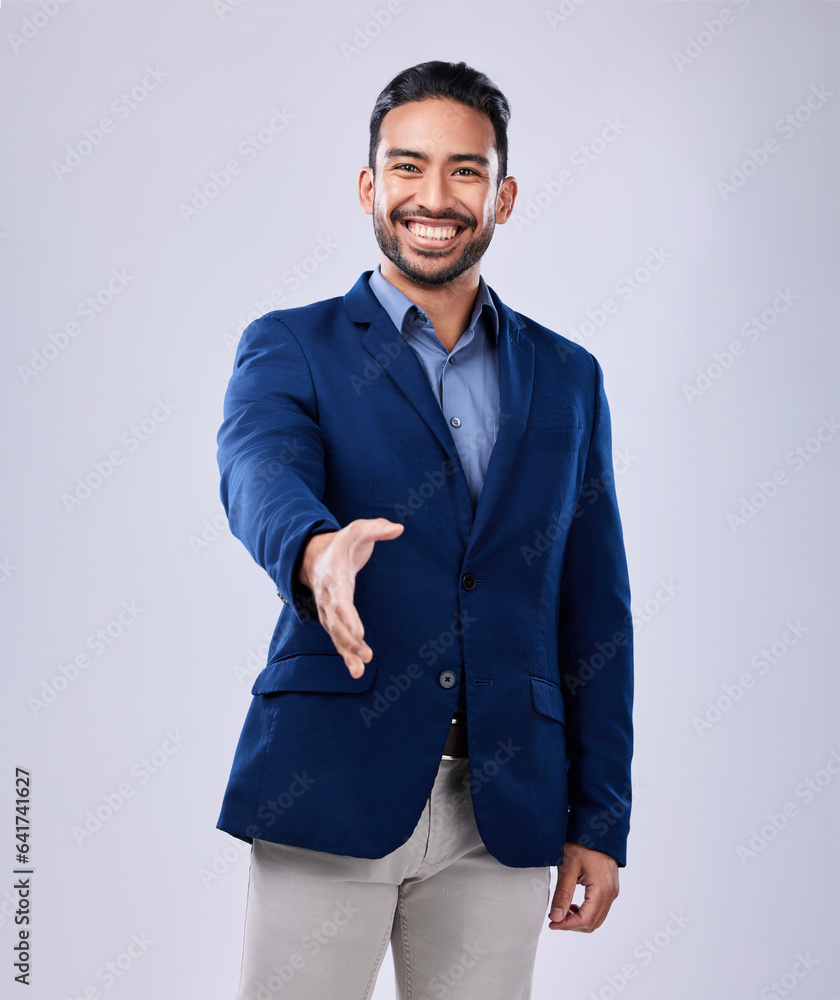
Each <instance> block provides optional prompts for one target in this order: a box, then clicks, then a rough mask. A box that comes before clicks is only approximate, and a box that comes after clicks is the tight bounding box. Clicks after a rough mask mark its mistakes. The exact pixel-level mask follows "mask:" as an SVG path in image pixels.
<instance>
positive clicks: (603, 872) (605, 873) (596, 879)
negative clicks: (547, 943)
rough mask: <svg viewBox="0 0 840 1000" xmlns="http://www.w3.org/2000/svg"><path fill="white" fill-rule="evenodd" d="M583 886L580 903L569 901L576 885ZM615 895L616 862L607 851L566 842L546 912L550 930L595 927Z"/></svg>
mask: <svg viewBox="0 0 840 1000" xmlns="http://www.w3.org/2000/svg"><path fill="white" fill-rule="evenodd" d="M578 885H582V886H585V889H584V895H583V903H582V904H581V905H580V906H578V905H577V903H573V902H572V897H573V896H574V894H575V886H578ZM617 895H618V862H617V861H616V860H615V858H611V857H610V856H609V854H602V853H601V851H593V850H592V849H591V848H589V847H584V846H583V845H582V844H572V843H567V844H566V845H565V848H564V850H563V864H562V865H560V866H559V867H558V868H557V886H556V888H555V890H554V898H553V900H552V902H551V909H550V910H549V912H548V917H549V924H548V926H549V928H550V929H551V930H553V931H582V932H583V933H585V934H588V933H591V932H592V931H594V930H596V929H597V928H598V927H600V926H601V924H602V923H603V922H604V920H605V919H606V916H607V914H608V913H609V911H610V907H611V906H612V903H613V900H614V899H615V898H616V896H617Z"/></svg>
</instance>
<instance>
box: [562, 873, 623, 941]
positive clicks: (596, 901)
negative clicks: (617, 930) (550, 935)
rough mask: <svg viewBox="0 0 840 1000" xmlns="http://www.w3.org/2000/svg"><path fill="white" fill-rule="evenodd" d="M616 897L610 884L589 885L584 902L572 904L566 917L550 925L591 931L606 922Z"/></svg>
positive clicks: (586, 931)
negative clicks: (578, 904)
mask: <svg viewBox="0 0 840 1000" xmlns="http://www.w3.org/2000/svg"><path fill="white" fill-rule="evenodd" d="M614 899H615V894H614V892H613V891H612V888H611V886H610V885H609V884H606V883H604V884H596V883H592V884H590V885H587V886H586V889H585V890H584V895H583V903H582V904H581V905H580V906H577V905H575V904H572V905H571V906H570V908H569V910H570V912H569V913H568V914H567V915H566V917H564V918H563V919H562V920H557V921H553V923H552V924H550V925H549V926H551V927H552V928H556V929H558V930H567V931H583V932H584V933H591V932H592V931H594V930H597V929H598V928H599V927H600V926H601V924H602V923H603V922H604V920H605V919H606V917H607V914H608V913H609V910H610V907H611V906H612V902H613V900H614Z"/></svg>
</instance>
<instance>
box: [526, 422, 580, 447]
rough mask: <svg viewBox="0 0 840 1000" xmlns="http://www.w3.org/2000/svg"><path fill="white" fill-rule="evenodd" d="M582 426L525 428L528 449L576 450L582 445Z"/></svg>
mask: <svg viewBox="0 0 840 1000" xmlns="http://www.w3.org/2000/svg"><path fill="white" fill-rule="evenodd" d="M582 430H583V428H581V427H532V428H526V429H525V447H526V448H527V450H528V451H569V452H575V451H577V450H578V447H579V446H580V436H581V433H582Z"/></svg>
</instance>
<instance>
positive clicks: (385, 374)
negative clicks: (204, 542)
mask: <svg viewBox="0 0 840 1000" xmlns="http://www.w3.org/2000/svg"><path fill="white" fill-rule="evenodd" d="M370 273H371V272H370V271H367V272H365V273H364V274H362V276H361V277H360V278H359V280H358V281H357V282H356V284H355V285H354V286H353V288H352V289H351V290H350V292H349V293H348V294H347V295H345V296H340V297H336V298H333V299H327V300H325V301H322V302H315V303H313V304H311V305H307V306H303V307H301V308H295V309H282V310H277V311H275V312H270V313H267V314H266V315H265V316H263V317H261V318H260V319H257V320H255V321H254V322H253V323H251V324H250V325H249V326H248V327H247V329H246V330H245V332H244V333H243V335H242V338H241V341H240V343H239V347H238V349H237V353H236V360H235V363H234V371H233V375H232V377H231V379H230V384H229V386H228V390H227V394H226V396H225V406H224V423H223V424H222V426H221V429H220V431H219V435H218V445H219V450H218V459H219V468H220V471H221V497H222V502H223V504H224V507H225V510H226V512H227V515H228V519H229V522H230V527H231V530H232V532H233V534H234V535H236V537H237V538H239V539H241V541H242V542H243V543H244V545H245V546H246V548H247V549H248V551H249V552H250V553H251V555H252V556H253V558H254V559H255V560H256V561H257V562H258V563H259V564H260V565H261V566H262V567H263V568H264V569H265V570H266V571H267V573H268V574H269V576H270V577H271V579H272V580H273V581H274V583H275V585H276V587H277V591H278V593H279V595H280V596H281V598H282V599H283V601H284V603H285V605H287V606H285V607H284V608H283V609H282V611H281V614H280V617H279V621H278V623H277V627H276V629H275V631H274V634H273V637H272V640H271V644H270V648H269V652H268V662H267V665H266V666H265V668H264V669H263V670H262V671H261V673H260V674H259V675H258V676H257V678H256V681H255V683H254V686H253V689H252V694H253V699H252V702H251V705H250V708H249V711H248V714H247V717H246V719H245V723H244V727H243V729H242V735H241V737H240V740H239V744H238V746H237V749H236V753H235V756H234V760H233V767H232V770H231V775H230V780H229V783H228V786H227V790H226V792H225V795H224V801H223V806H222V811H221V815H220V817H219V821H218V827H219V829H222V830H225V831H227V832H228V833H230V834H232V835H234V836H236V837H239V838H242V839H245V840H249V839H251V838H254V837H257V838H260V839H263V840H268V841H274V842H277V843H284V844H292V845H297V846H302V847H308V848H312V849H315V850H319V851H329V852H332V853H335V854H345V855H352V856H355V857H363V858H379V857H382V856H384V855H385V854H387V853H389V852H390V851H393V850H396V848H398V847H399V846H400V845H401V844H403V843H404V842H405V841H406V840H407V839H408V837H409V836H410V835H411V833H412V831H413V830H414V827H415V825H416V824H417V821H418V820H419V818H420V814H421V812H422V810H423V807H424V804H425V802H426V799H427V797H428V795H429V793H430V791H431V788H432V785H433V783H434V779H435V775H436V773H437V770H438V767H439V765H440V758H441V753H442V751H443V745H444V742H445V740H446V736H447V733H448V731H449V726H450V720H451V718H452V710H453V707H454V705H455V698H456V692H457V688H456V687H445V686H443V684H442V683H441V674H443V673H444V672H446V671H448V670H451V671H454V673H455V674H456V676H457V675H458V674H459V671H460V670H461V669H462V667H463V669H464V670H465V672H466V673H465V681H466V696H467V718H468V735H469V769H470V788H471V793H472V801H473V808H474V810H475V817H476V822H477V824H478V829H479V832H480V834H481V837H482V840H483V841H484V843H485V845H486V847H487V849H488V850H489V851H490V853H491V854H492V855H493V856H494V857H496V858H497V859H498V860H499V861H500V862H502V863H503V864H505V865H508V866H511V867H532V866H544V865H554V864H560V863H562V858H563V845H564V843H565V842H566V841H567V840H568V841H575V842H578V843H582V844H585V845H586V846H588V847H592V848H595V849H596V850H599V851H603V852H604V853H606V854H609V855H612V857H614V858H615V859H616V860H617V861H618V863H619V865H622V866H623V865H624V864H625V860H626V859H625V848H626V840H627V833H628V827H629V814H630V797H631V796H630V759H631V755H632V719H631V708H632V693H633V680H632V626H631V618H630V603H629V602H630V593H629V583H628V575H627V566H626V562H625V555H624V544H623V538H622V530H621V523H620V520H619V514H618V508H617V504H616V497H615V490H614V479H613V469H612V455H611V443H610V419H609V411H608V408H607V400H606V397H605V395H604V388H603V380H602V373H601V368H600V366H599V364H598V362H597V361H596V360H595V358H594V357H593V356H592V355H591V354H590V353H589V352H588V351H587V350H585V349H584V348H583V347H581V346H579V345H577V344H575V343H573V342H572V341H570V340H567V339H566V338H564V337H561V336H559V335H558V334H556V333H553V332H552V331H551V330H548V329H546V328H545V327H543V326H540V325H539V324H538V323H535V322H534V321H533V320H530V319H528V318H527V317H525V316H522V315H521V314H519V313H516V312H514V311H513V310H511V309H509V308H508V307H507V306H505V305H504V304H503V303H502V302H501V301H500V300H499V297H498V296H497V295H496V293H495V292H494V291H493V290H492V289H491V294H492V296H493V301H494V302H495V304H496V307H497V309H498V311H499V319H500V336H499V382H500V384H499V390H500V418H499V425H500V426H499V431H498V436H497V439H496V443H495V445H494V448H493V452H492V454H491V457H490V463H489V466H488V469H487V475H486V478H485V481H484V486H483V488H482V491H481V495H480V497H479V501H478V506H477V509H476V511H475V516H474V517H473V505H472V500H471V498H470V493H469V488H468V485H467V480H466V477H465V475H464V472H463V468H462V466H461V464H460V460H459V457H458V452H457V450H456V448H455V444H454V441H453V439H452V435H451V433H450V430H449V427H448V425H447V423H446V420H445V418H444V416H443V413H442V411H441V408H440V405H439V404H438V402H437V401H436V399H435V397H434V394H433V392H432V391H431V389H430V387H429V384H428V382H427V380H426V377H425V375H424V373H423V370H422V368H421V366H420V362H419V360H418V358H417V356H416V355H415V353H414V351H413V350H412V349H411V347H410V346H409V345H408V344H407V343H406V341H405V340H404V339H403V338H402V336H401V334H400V333H399V331H397V329H396V328H395V327H394V325H393V323H392V322H391V320H390V318H389V317H388V314H387V313H386V312H385V310H384V309H383V308H382V307H381V306H380V304H379V301H378V300H377V298H376V296H375V295H374V294H373V292H372V291H371V290H370V287H369V285H368V278H369V276H370ZM373 517H385V518H388V519H389V520H392V521H402V522H403V523H404V524H405V530H404V531H403V533H402V534H401V535H400V536H399V537H398V538H396V539H392V540H389V541H382V542H377V543H376V544H375V545H374V550H373V554H372V556H371V558H370V560H369V561H368V562H367V563H366V564H365V566H363V567H362V568H361V570H360V571H359V573H358V574H357V577H356V589H355V596H354V600H355V604H356V607H357V609H358V611H359V614H360V617H361V620H362V622H363V624H364V628H365V640H366V641H367V643H368V644H369V645H370V647H371V649H372V650H373V659H372V660H371V662H370V663H368V664H366V667H365V672H364V675H363V676H362V677H361V678H359V679H354V678H352V677H351V676H350V673H349V672H348V670H347V667H346V666H345V665H344V660H343V658H342V657H341V656H340V655H339V654H338V653H337V651H336V649H335V647H334V645H333V643H332V640H331V639H330V637H329V635H328V634H327V632H326V630H325V629H324V628H323V626H322V625H321V624H320V622H319V621H318V619H317V612H316V609H315V607H314V604H313V602H312V595H311V592H310V591H309V590H308V588H306V587H304V586H303V585H302V584H301V582H300V581H299V580H298V578H297V574H298V571H299V568H300V561H301V558H302V550H303V547H304V543H305V541H306V540H307V539H308V537H309V536H310V535H311V534H312V533H313V532H318V531H334V530H338V529H339V528H341V527H343V526H345V525H347V524H348V523H349V522H350V521H352V520H354V519H356V518H373Z"/></svg>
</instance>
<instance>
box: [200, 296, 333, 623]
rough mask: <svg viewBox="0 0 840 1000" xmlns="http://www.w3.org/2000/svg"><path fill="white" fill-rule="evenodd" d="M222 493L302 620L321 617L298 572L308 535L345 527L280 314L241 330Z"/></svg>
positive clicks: (298, 354)
mask: <svg viewBox="0 0 840 1000" xmlns="http://www.w3.org/2000/svg"><path fill="white" fill-rule="evenodd" d="M217 442H218V462H219V472H220V474H221V488H220V495H221V499H222V504H223V505H224V508H225V512H226V514H227V517H228V521H229V523H230V529H231V531H232V532H233V534H234V535H235V536H236V537H237V538H238V539H240V541H242V543H243V544H244V545H245V548H246V549H247V550H248V551H249V552H250V553H251V555H252V556H253V558H254V559H255V560H256V561H257V562H258V563H259V564H260V566H262V567H263V569H265V570H266V572H267V573H268V575H269V576H270V577H271V579H272V580H273V581H274V583H275V585H276V587H277V592H278V594H279V596H280V597H281V598H282V599H283V601H284V602H285V603H286V604H288V605H289V606H290V607H291V608H292V610H293V611H294V614H295V615H296V617H297V618H298V620H299V621H300V622H304V621H306V620H307V619H308V618H311V617H314V616H315V606H314V601H313V600H312V592H311V590H310V589H309V588H308V587H305V586H304V585H303V584H302V583H301V582H300V580H299V579H298V572H299V570H300V563H301V560H302V558H303V549H304V547H305V543H306V541H307V540H308V539H309V537H310V536H311V535H313V534H317V533H319V532H321V531H338V530H339V529H340V528H341V525H340V524H339V523H338V521H336V519H335V518H334V517H333V515H332V514H331V513H330V512H329V511H328V510H327V508H326V507H325V506H324V504H323V503H322V499H323V495H324V479H325V472H324V448H323V441H322V437H321V430H320V427H319V425H318V408H317V400H316V395H315V385H314V382H313V379H312V373H311V371H310V368H309V364H308V362H307V360H306V356H305V355H304V352H303V349H302V348H301V346H300V344H299V343H298V341H297V340H296V338H295V336H294V334H292V332H291V331H290V330H289V329H288V327H287V326H286V325H285V324H284V323H283V322H282V321H281V320H279V319H277V318H276V317H272V316H270V315H269V316H263V317H261V318H260V319H257V320H255V321H254V322H253V323H251V324H250V325H249V326H248V327H247V328H246V329H245V331H244V333H243V334H242V337H241V339H240V341H239V346H238V348H237V351H236V358H235V360H234V367H233V374H232V376H231V378H230V382H229V383H228V387H227V392H226V394H225V401H224V422H223V423H222V426H221V428H220V429H219V433H218V437H217Z"/></svg>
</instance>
